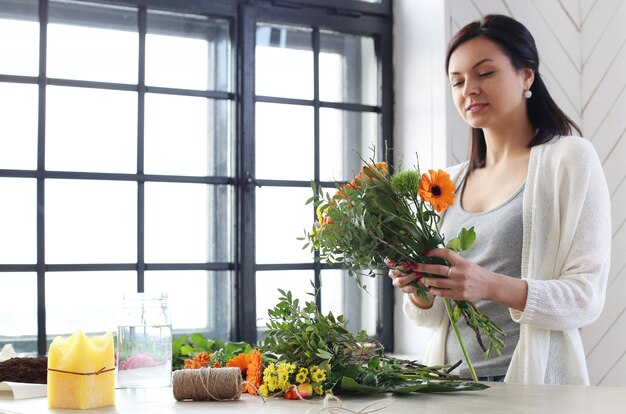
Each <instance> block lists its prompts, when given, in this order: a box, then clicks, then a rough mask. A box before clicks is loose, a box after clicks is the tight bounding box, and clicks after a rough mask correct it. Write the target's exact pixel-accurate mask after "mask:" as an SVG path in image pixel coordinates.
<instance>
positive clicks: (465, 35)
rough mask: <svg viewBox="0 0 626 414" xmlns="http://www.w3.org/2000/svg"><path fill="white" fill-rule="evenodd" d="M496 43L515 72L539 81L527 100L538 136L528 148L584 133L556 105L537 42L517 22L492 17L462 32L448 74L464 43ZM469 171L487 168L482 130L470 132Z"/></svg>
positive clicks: (451, 47) (450, 49) (456, 37)
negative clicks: (529, 71)
mask: <svg viewBox="0 0 626 414" xmlns="http://www.w3.org/2000/svg"><path fill="white" fill-rule="evenodd" d="M479 36H482V37H485V38H487V39H489V40H491V41H493V42H495V43H496V44H497V45H498V46H499V47H500V49H502V51H503V52H504V54H505V55H507V56H508V58H509V59H510V60H511V64H512V65H513V67H514V68H515V69H518V70H522V69H526V68H529V69H532V70H533V71H534V72H535V80H534V81H533V84H532V86H531V87H530V90H531V92H532V93H533V95H532V98H530V99H528V100H527V101H526V105H527V111H528V119H529V120H530V124H531V125H532V126H533V129H534V130H535V136H534V137H533V139H532V140H531V141H530V142H529V143H528V147H533V146H535V145H540V144H544V143H546V142H548V141H550V140H551V139H552V138H554V137H555V136H558V135H570V134H571V133H572V129H575V130H576V131H577V132H578V134H581V132H580V128H579V127H578V126H577V125H576V124H575V123H574V121H572V120H571V119H570V118H569V117H568V116H567V115H565V113H564V112H563V111H562V110H561V109H560V108H559V107H558V106H557V104H556V103H555V102H554V100H553V99H552V97H551V96H550V93H549V92H548V89H547V88H546V85H545V84H544V83H543V80H542V79H541V76H540V75H539V53H538V52H537V46H536V45H535V39H534V38H533V36H532V35H531V34H530V32H529V31H528V29H527V28H526V27H525V26H524V25H523V24H521V23H520V22H518V21H517V20H515V19H513V18H511V17H508V16H504V15H499V14H491V15H487V16H485V17H483V18H482V19H480V20H476V21H474V22H472V23H469V24H468V25H466V26H464V27H463V28H462V29H460V30H459V31H458V32H457V33H456V34H455V35H454V37H453V38H452V40H450V43H449V44H448V52H447V54H446V74H447V73H448V69H449V65H450V57H451V56H452V53H453V52H454V51H455V50H456V49H457V48H458V47H459V46H460V45H461V44H463V43H465V42H467V41H468V40H471V39H474V38H476V37H479ZM470 137H471V140H470V156H469V172H470V173H471V172H472V171H474V170H475V169H477V168H482V167H484V166H485V157H486V153H487V144H486V143H485V135H484V133H483V131H482V129H480V128H471V130H470Z"/></svg>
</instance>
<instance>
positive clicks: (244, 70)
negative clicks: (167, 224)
mask: <svg viewBox="0 0 626 414" xmlns="http://www.w3.org/2000/svg"><path fill="white" fill-rule="evenodd" d="M81 1H83V2H86V3H101V4H109V5H117V6H130V7H136V8H137V9H138V10H139V21H138V31H139V34H140V36H139V37H140V40H139V48H140V55H141V56H143V58H142V59H141V60H140V70H139V73H140V74H142V73H143V70H142V68H141V66H142V65H144V66H145V54H143V53H142V48H143V50H145V35H146V16H147V10H148V9H157V10H162V11H170V12H178V13H191V14H200V15H205V16H208V17H211V18H220V19H225V20H228V21H229V22H230V37H231V41H232V48H233V51H234V56H233V62H234V64H233V70H234V71H235V78H234V85H233V89H232V91H231V92H218V91H208V92H203V93H200V94H199V96H204V97H208V98H216V99H225V100H228V101H231V102H233V103H234V105H235V110H234V129H235V143H234V148H235V171H234V174H235V175H234V177H217V176H210V177H179V176H169V175H167V176H166V175H159V176H155V175H146V174H143V168H142V165H140V161H139V162H138V164H139V165H138V173H137V174H116V173H112V174H109V173H73V172H51V171H46V170H45V168H44V167H45V165H44V153H43V152H42V151H40V152H39V154H38V159H37V170H36V171H22V170H6V169H4V170H2V169H0V177H26V178H36V179H37V206H38V215H37V263H36V264H35V265H11V264H6V265H0V272H36V273H37V325H38V330H37V347H36V349H37V352H38V354H40V355H44V354H46V352H47V347H48V345H49V340H48V338H47V334H46V309H45V274H46V273H47V272H50V271H76V270H90V271H92V270H93V271H97V270H133V271H137V290H138V291H139V292H141V291H143V287H144V272H145V271H146V270H170V269H180V270H190V269H198V270H208V271H212V270H213V271H232V272H233V273H234V289H233V292H234V293H233V296H234V297H233V298H231V299H232V300H233V306H232V311H233V314H232V321H233V327H232V330H231V338H229V339H231V340H236V341H246V342H250V343H254V342H256V340H257V338H258V335H257V334H258V332H257V328H256V288H255V277H256V276H255V275H256V271H257V270H291V269H294V270H295V269H298V270H299V269H312V270H314V272H315V284H316V286H319V285H320V271H321V270H322V269H326V268H329V266H328V265H326V264H321V263H318V262H311V263H304V264H294V265H289V264H283V265H259V264H256V263H255V237H254V236H255V187H256V186H257V185H268V186H284V185H289V186H294V185H295V186H301V187H309V186H310V183H309V182H308V181H306V182H294V181H282V180H260V181H257V180H256V179H255V177H254V171H255V168H254V166H255V165H254V161H255V160H254V158H255V148H254V133H255V124H254V107H255V103H256V102H287V101H289V100H283V99H277V98H269V97H256V96H255V91H254V56H255V34H256V25H257V22H263V23H277V24H285V25H300V26H308V27H310V28H312V29H313V45H312V46H313V51H314V56H315V58H314V62H315V63H314V64H315V66H316V69H315V70H316V71H317V70H318V69H317V60H318V59H317V54H318V52H319V31H320V29H321V30H331V31H336V32H340V33H346V34H351V35H363V36H371V37H373V38H374V39H375V48H376V54H377V57H378V60H379V67H378V69H379V82H380V85H379V88H380V92H381V101H380V104H379V105H377V106H375V107H374V106H369V107H368V106H367V105H359V104H350V103H329V102H323V101H320V99H319V96H318V95H317V89H318V88H317V87H316V96H315V97H314V99H313V101H312V102H311V104H312V105H313V107H314V108H316V110H315V113H316V119H315V123H314V125H315V130H316V131H315V140H316V142H317V143H318V142H319V108H323V107H331V108H336V109H344V110H358V111H366V112H367V111H371V112H376V113H378V114H380V115H381V117H380V119H381V121H380V122H381V126H380V128H381V137H384V140H381V142H378V143H377V146H379V147H381V146H385V145H386V146H387V147H388V148H389V153H388V160H389V161H390V162H392V163H393V86H392V85H393V69H392V44H393V43H392V10H391V8H392V3H391V0H381V2H380V3H368V2H363V1H357V0H343V1H338V0H289V1H282V0H257V1H250V0H221V1H214V0H180V1H173V0H103V1H98V0H81ZM48 6H49V4H48V0H40V1H39V10H38V13H39V21H40V55H39V75H38V76H36V77H32V76H16V75H0V81H5V82H14V83H29V84H37V85H38V86H39V91H40V94H39V108H38V111H39V119H38V121H39V125H38V145H39V147H40V148H43V146H44V145H45V105H46V96H45V91H46V86H47V85H61V86H81V87H94V88H97V87H102V86H105V87H107V88H110V89H118V90H131V91H135V92H138V93H139V95H140V96H141V98H140V104H139V112H140V114H138V116H139V117H143V113H142V112H143V96H144V95H145V93H146V92H149V91H150V90H153V91H159V92H168V91H165V90H164V89H165V88H155V87H146V85H145V79H142V78H141V76H140V78H139V80H138V85H137V87H136V88H130V87H127V86H120V85H115V84H108V83H103V82H89V81H78V80H76V81H68V80H61V79H50V78H48V77H47V74H46V41H47V27H46V25H47V21H48ZM316 78H317V76H316ZM172 92H174V93H176V94H183V95H184V94H189V93H182V92H180V91H172ZM142 138H143V125H142V124H140V125H138V139H139V143H138V158H141V156H140V154H142V152H143V139H142ZM316 147H317V148H318V150H319V143H318V144H316ZM319 177H320V173H319V151H316V155H315V177H314V180H315V182H316V183H318V184H322V185H329V186H332V185H333V184H334V183H331V182H324V181H320V179H319ZM46 178H85V179H99V180H100V179H104V180H106V179H112V180H128V181H137V182H138V184H139V188H138V204H139V205H138V257H137V263H136V264H85V265H73V264H68V265H47V264H46V263H45V261H44V259H45V250H44V249H45V243H44V240H45V238H44V223H45V216H44V211H45V210H44V208H43V207H44V203H45V200H44V180H45V179H46ZM150 181H155V182H191V183H204V184H222V185H230V186H233V187H234V191H235V230H234V239H235V240H234V246H235V255H234V256H235V257H234V262H233V263H205V264H200V265H198V264H184V263H183V264H174V265H172V264H162V265H151V266H150V265H148V266H147V265H146V263H145V260H144V257H143V244H144V240H143V234H144V232H143V211H144V210H143V185H144V184H145V182H150ZM40 207H41V208H40ZM331 267H337V266H331ZM376 280H377V282H376V283H378V292H379V297H378V300H377V304H378V309H377V315H378V316H377V322H376V334H375V337H376V339H378V340H379V341H380V342H381V343H382V344H383V345H384V346H385V348H386V349H387V350H390V351H392V350H393V346H394V317H393V313H394V312H393V307H394V306H393V304H394V292H393V287H392V285H391V283H389V282H388V279H387V278H384V277H379V278H377V279H376ZM318 302H319V301H318ZM318 306H320V303H318Z"/></svg>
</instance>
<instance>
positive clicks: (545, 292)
mask: <svg viewBox="0 0 626 414" xmlns="http://www.w3.org/2000/svg"><path fill="white" fill-rule="evenodd" d="M538 69H539V58H538V53H537V49H536V46H535V42H534V39H533V37H532V35H531V34H530V33H529V31H528V30H527V29H526V28H525V27H524V26H523V25H522V24H521V23H519V22H517V21H516V20H514V19H512V18H510V17H507V16H501V15H490V16H486V17H485V18H483V19H481V20H480V21H475V22H473V23H470V24H468V25H467V26H465V27H463V28H462V29H461V30H460V31H459V32H458V33H457V34H456V35H455V36H454V37H453V39H452V40H451V42H450V44H449V47H448V53H447V58H446V70H447V73H448V76H449V81H450V85H451V88H452V97H453V99H454V102H455V105H456V107H457V109H458V111H459V113H460V114H461V116H462V117H463V118H464V119H465V121H466V122H467V123H468V124H469V125H470V127H471V149H470V157H469V160H468V161H466V162H464V163H462V164H460V165H457V166H454V167H452V168H450V170H449V173H450V175H451V178H452V179H453V180H454V182H455V184H456V186H457V191H456V199H455V204H454V206H452V207H450V208H449V209H448V210H447V211H446V212H445V214H444V216H443V220H442V228H441V230H442V233H444V234H446V235H448V236H449V237H450V236H454V235H455V234H456V232H457V231H458V230H459V229H460V228H461V227H466V228H469V227H471V226H475V229H476V233H477V241H476V243H475V245H474V246H473V247H472V248H471V249H469V250H468V251H466V252H463V254H461V255H459V254H456V253H455V252H453V251H451V250H447V249H435V250H432V251H431V252H429V253H428V254H429V255H432V256H439V257H443V258H445V259H446V260H447V261H448V263H450V266H449V267H448V266H441V265H426V264H419V265H418V266H417V267H416V270H415V271H414V272H413V273H410V274H404V273H402V272H400V271H399V270H391V271H390V272H389V276H390V277H391V278H392V279H393V285H394V286H396V287H398V288H399V289H401V290H402V291H403V292H404V293H406V295H404V297H405V300H404V312H405V314H406V315H407V316H408V317H409V318H411V319H414V320H415V321H416V322H417V323H418V324H419V325H421V326H428V327H431V328H433V329H434V333H433V337H432V339H431V342H430V344H429V346H428V349H427V351H426V355H425V358H424V362H425V363H426V364H429V365H433V364H442V363H451V364H452V363H455V362H456V361H458V360H459V359H461V354H460V351H459V347H458V344H457V343H456V338H455V336H454V333H452V332H451V327H450V324H449V322H448V319H447V316H446V314H445V311H444V309H443V305H442V302H443V301H441V300H438V299H437V298H438V297H446V298H450V299H456V300H469V301H472V302H473V303H475V304H476V306H477V307H478V308H479V310H481V311H482V312H483V313H485V314H487V315H488V316H489V317H490V318H491V319H492V320H493V321H494V322H496V324H497V325H498V326H500V327H501V328H502V329H503V330H504V331H505V332H506V333H507V340H506V342H507V346H506V347H505V348H504V349H503V351H502V355H501V356H497V357H495V358H490V359H486V360H485V359H483V358H482V351H481V350H480V348H479V347H478V346H477V345H476V343H477V341H476V340H475V336H474V334H473V332H472V331H471V330H470V328H469V327H467V326H465V324H464V323H463V322H460V323H459V327H461V329H462V331H463V332H462V334H463V337H464V343H465V344H466V346H469V347H470V356H471V359H472V362H473V363H474V365H475V368H476V371H477V373H478V376H479V377H481V379H483V380H502V377H504V376H505V375H506V376H505V377H504V381H510V382H518V383H535V384H589V378H588V374H587V367H586V362H585V353H584V350H583V347H582V342H581V338H580V334H579V329H580V328H582V327H584V326H586V325H589V324H590V323H592V322H593V321H594V320H595V319H596V318H598V316H599V315H600V312H601V310H602V307H603V304H604V297H605V289H606V280H607V275H608V271H609V263H610V257H609V255H610V250H611V246H610V242H611V224H610V204H609V203H610V200H609V194H608V190H607V186H606V181H605V178H604V175H603V172H602V168H601V165H600V162H599V160H598V157H597V154H596V153H595V150H594V149H593V147H592V145H591V144H590V143H589V142H588V141H586V140H584V139H583V138H580V137H577V136H571V134H572V129H575V130H577V131H578V132H579V133H580V130H579V129H578V127H577V126H576V125H575V124H574V123H573V122H572V121H571V120H570V119H569V118H568V117H567V116H566V115H565V114H564V113H563V112H562V111H561V110H560V109H559V108H558V107H557V105H556V104H555V103H554V101H553V100H552V98H551V97H550V95H549V93H548V91H547V89H546V87H545V85H544V83H543V81H542V79H541V77H540V75H539V70H538ZM422 273H424V274H426V273H429V274H436V275H442V276H447V277H446V278H433V277H422V276H421V274H422ZM416 279H417V280H418V281H419V283H423V284H424V285H426V286H427V287H428V288H429V294H428V300H427V301H425V300H423V299H422V298H420V297H419V296H418V295H416V294H415V287H414V286H412V285H411V283H412V282H413V281H414V280H416ZM461 368H462V369H461V374H463V373H465V372H466V371H464V370H463V366H462V367H461ZM465 369H466V368H465Z"/></svg>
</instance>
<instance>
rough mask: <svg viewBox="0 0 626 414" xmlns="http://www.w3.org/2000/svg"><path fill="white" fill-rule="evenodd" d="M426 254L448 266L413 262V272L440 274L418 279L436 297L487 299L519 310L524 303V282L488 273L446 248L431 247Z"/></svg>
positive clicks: (526, 287)
mask: <svg viewBox="0 0 626 414" xmlns="http://www.w3.org/2000/svg"><path fill="white" fill-rule="evenodd" d="M426 255H427V256H436V257H442V258H444V259H446V260H447V261H448V263H450V266H446V265H436V264H417V265H415V267H414V268H412V269H414V271H416V272H419V273H430V274H434V275H441V276H444V277H442V278H437V277H426V276H424V277H422V278H421V280H420V282H421V283H423V284H424V285H425V286H427V287H428V289H429V292H430V293H431V294H434V295H436V296H441V297H444V298H450V299H452V300H467V301H470V302H476V301H478V300H483V299H484V300H491V301H494V302H497V303H500V304H503V305H505V306H508V307H510V308H513V309H517V310H520V311H523V310H524V308H525V306H526V296H527V294H528V285H527V284H526V281H524V280H520V279H517V278H514V277H509V276H506V275H501V274H499V273H494V272H490V271H489V270H487V269H485V268H483V267H480V266H478V265H477V264H474V263H472V262H470V261H468V260H466V259H464V258H463V257H461V256H460V255H459V254H458V253H456V252H454V251H453V250H450V249H433V250H431V251H429V252H428V253H427V254H426Z"/></svg>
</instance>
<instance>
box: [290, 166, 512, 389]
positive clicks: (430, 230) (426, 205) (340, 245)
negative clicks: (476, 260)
mask: <svg viewBox="0 0 626 414" xmlns="http://www.w3.org/2000/svg"><path fill="white" fill-rule="evenodd" d="M363 161H364V163H365V166H364V167H363V168H362V170H361V171H360V172H359V173H358V175H357V176H356V177H355V178H354V179H353V180H352V181H350V182H349V183H347V184H343V185H341V184H338V185H337V191H336V193H335V194H334V195H333V196H331V195H329V194H328V193H326V194H322V193H321V190H320V189H318V188H316V187H315V185H314V184H312V187H313V192H314V195H313V197H311V198H310V199H309V200H308V201H307V203H315V205H316V206H317V219H318V220H317V222H316V223H315V225H314V227H313V229H312V230H311V231H310V232H309V231H305V237H303V238H301V239H302V240H306V243H305V245H304V248H307V247H310V248H311V250H312V251H318V252H319V256H318V258H317V259H318V260H320V261H326V262H327V263H329V264H332V263H341V264H342V266H343V267H344V268H345V269H347V271H348V273H349V275H350V276H352V277H354V278H355V279H356V281H357V283H359V285H361V279H360V278H361V276H362V275H365V276H372V277H373V276H375V275H376V271H377V270H378V269H381V268H385V267H386V266H387V265H391V266H394V267H395V268H397V269H400V270H402V271H406V272H410V271H412V270H410V269H411V266H414V265H415V264H416V263H426V264H444V265H449V263H447V262H446V260H445V259H443V258H440V257H431V256H426V255H425V253H426V252H428V251H429V250H431V249H434V248H436V247H440V246H443V245H444V237H443V235H442V234H441V233H440V232H439V229H438V224H439V221H440V219H441V216H440V213H441V212H443V211H444V210H445V209H446V208H447V207H448V206H450V205H452V204H453V202H454V197H455V193H454V191H455V186H454V183H453V182H452V180H451V179H450V177H449V175H448V174H447V173H446V172H444V171H442V170H438V171H434V170H430V171H429V174H421V172H420V169H419V165H417V166H416V168H415V169H414V170H408V171H403V172H400V173H397V174H393V175H391V174H390V173H389V168H388V165H387V163H386V162H378V163H377V162H374V160H370V161H369V162H367V161H365V160H363ZM475 239H476V234H475V232H474V229H473V228H471V229H461V230H460V231H459V233H458V235H457V237H455V238H453V239H451V240H449V241H448V243H447V245H446V247H448V248H451V249H453V250H455V251H462V250H466V249H468V248H470V247H471V245H472V244H473V242H474V241H475ZM430 276H433V277H442V276H438V275H430ZM415 286H416V288H417V293H418V294H419V295H421V296H422V297H423V298H424V299H425V298H426V287H425V286H423V285H422V284H419V283H418V282H417V281H415ZM454 302H455V304H456V307H455V308H454V310H452V308H451V305H450V301H449V300H448V299H445V298H444V305H445V307H446V311H447V313H448V317H449V319H450V322H451V323H452V326H453V328H454V331H455V334H456V336H457V339H458V341H459V345H460V347H461V349H462V351H463V354H464V356H465V359H466V362H467V365H468V368H469V370H470V373H471V374H472V377H473V379H474V380H475V381H476V374H475V372H474V370H473V367H472V364H471V361H470V358H469V356H468V354H467V352H466V350H465V346H464V345H463V341H462V339H461V336H460V333H459V331H458V328H457V324H456V322H457V321H458V320H459V319H460V318H461V316H462V317H463V318H464V319H465V321H466V323H467V324H468V326H470V327H471V328H472V329H473V330H474V331H475V333H476V338H477V341H478V343H479V344H480V346H481V347H482V349H483V351H484V352H485V354H484V355H485V357H488V356H489V355H490V353H491V351H493V350H495V351H496V352H498V353H499V351H500V349H501V348H502V347H503V346H504V341H503V339H502V338H503V336H504V333H503V332H502V331H501V330H500V329H499V328H498V327H497V326H496V325H495V324H494V323H493V322H492V321H491V320H489V318H487V317H486V316H485V315H483V314H481V313H480V312H479V311H478V310H477V309H476V307H475V306H474V305H473V304H471V303H470V302H468V301H454ZM481 332H482V333H484V334H485V336H486V337H487V338H488V339H489V344H488V346H485V345H484V344H483V343H482V340H481Z"/></svg>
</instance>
